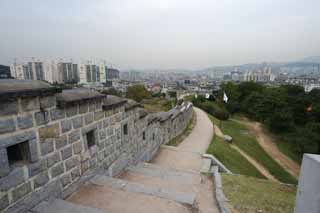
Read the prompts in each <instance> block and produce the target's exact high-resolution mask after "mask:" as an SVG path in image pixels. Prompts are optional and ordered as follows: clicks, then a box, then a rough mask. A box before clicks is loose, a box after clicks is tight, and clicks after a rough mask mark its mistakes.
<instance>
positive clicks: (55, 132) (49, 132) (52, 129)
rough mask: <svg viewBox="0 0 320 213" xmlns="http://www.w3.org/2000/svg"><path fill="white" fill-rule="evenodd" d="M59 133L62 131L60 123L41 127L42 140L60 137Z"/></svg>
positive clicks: (40, 136)
mask: <svg viewBox="0 0 320 213" xmlns="http://www.w3.org/2000/svg"><path fill="white" fill-rule="evenodd" d="M59 133H60V131H59V124H58V123H55V124H51V125H48V126H44V127H41V128H39V138H40V141H42V142H43V141H45V140H46V139H48V138H58V137H59Z"/></svg>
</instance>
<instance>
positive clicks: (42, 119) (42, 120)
mask: <svg viewBox="0 0 320 213" xmlns="http://www.w3.org/2000/svg"><path fill="white" fill-rule="evenodd" d="M34 119H35V121H36V125H37V126H40V125H43V124H46V123H48V122H49V113H48V111H40V112H35V113H34Z"/></svg>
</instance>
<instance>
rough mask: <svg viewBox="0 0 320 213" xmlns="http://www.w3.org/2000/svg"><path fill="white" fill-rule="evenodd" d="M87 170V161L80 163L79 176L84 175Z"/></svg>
mask: <svg viewBox="0 0 320 213" xmlns="http://www.w3.org/2000/svg"><path fill="white" fill-rule="evenodd" d="M88 169H89V161H88V160H87V161H84V162H82V163H81V174H84V173H85V172H86V171H88Z"/></svg>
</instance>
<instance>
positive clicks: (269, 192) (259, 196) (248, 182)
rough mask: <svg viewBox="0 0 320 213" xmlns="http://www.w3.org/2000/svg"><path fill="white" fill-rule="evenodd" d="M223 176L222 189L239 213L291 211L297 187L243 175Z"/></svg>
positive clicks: (287, 212)
mask: <svg viewBox="0 0 320 213" xmlns="http://www.w3.org/2000/svg"><path fill="white" fill-rule="evenodd" d="M221 176H222V186H223V187H222V189H223V192H224V194H225V195H226V197H227V198H228V199H229V200H230V202H231V205H232V207H233V208H234V209H235V210H236V211H237V212H239V213H256V212H257V211H258V210H262V212H273V213H278V212H279V213H289V212H290V213H291V212H293V209H294V204H295V196H296V187H295V186H288V185H285V184H280V183H276V182H272V181H266V180H261V179H257V178H253V177H247V176H242V175H227V174H221Z"/></svg>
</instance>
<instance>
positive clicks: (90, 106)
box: [89, 101, 96, 112]
mask: <svg viewBox="0 0 320 213" xmlns="http://www.w3.org/2000/svg"><path fill="white" fill-rule="evenodd" d="M95 110H96V103H95V102H94V101H90V102H89V112H94V111H95Z"/></svg>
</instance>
